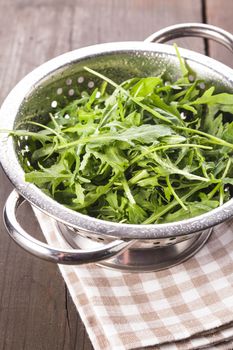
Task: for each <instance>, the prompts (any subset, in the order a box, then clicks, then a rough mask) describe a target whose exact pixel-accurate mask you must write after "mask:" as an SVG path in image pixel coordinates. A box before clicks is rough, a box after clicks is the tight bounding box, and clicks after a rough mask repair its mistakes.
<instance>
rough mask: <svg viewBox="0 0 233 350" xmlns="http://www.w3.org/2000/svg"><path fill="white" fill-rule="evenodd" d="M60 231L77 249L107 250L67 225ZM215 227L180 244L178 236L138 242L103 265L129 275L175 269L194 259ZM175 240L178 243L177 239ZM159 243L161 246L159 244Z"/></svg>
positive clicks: (62, 225) (60, 226) (101, 243)
mask: <svg viewBox="0 0 233 350" xmlns="http://www.w3.org/2000/svg"><path fill="white" fill-rule="evenodd" d="M57 226H58V229H59V232H60V233H61V234H62V236H63V237H64V238H65V240H66V241H67V242H68V243H69V244H70V245H71V247H73V248H74V249H77V248H81V249H87V248H90V247H91V248H92V249H93V250H94V249H96V248H99V247H103V246H104V243H105V242H103V241H98V240H95V239H93V237H91V236H85V235H80V233H78V234H77V233H75V232H74V231H73V230H70V229H69V228H67V226H66V225H64V224H58V225H57ZM211 233H212V228H210V229H207V230H205V231H202V232H199V233H198V232H197V233H195V234H193V235H190V237H187V236H186V239H183V240H178V241H176V238H175V237H172V238H171V240H170V241H169V240H167V242H166V243H164V242H162V240H160V241H159V242H158V241H153V240H149V241H148V242H147V243H145V242H144V241H136V242H135V243H134V244H133V245H131V246H130V247H129V248H128V249H127V250H125V251H124V252H122V253H120V254H118V255H117V256H114V257H113V258H110V259H106V260H105V261H103V262H101V263H100V264H99V265H101V266H104V267H108V268H111V269H119V270H122V271H126V272H151V271H160V270H163V269H166V268H168V267H172V266H175V265H177V264H180V263H181V262H183V261H185V260H187V259H189V258H190V257H192V256H193V255H194V254H195V253H196V252H197V251H198V250H199V249H201V248H202V246H203V245H204V244H205V242H206V241H207V240H208V238H209V237H210V235H211ZM173 239H174V240H173ZM158 243H159V244H158Z"/></svg>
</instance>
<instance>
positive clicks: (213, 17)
mask: <svg viewBox="0 0 233 350" xmlns="http://www.w3.org/2000/svg"><path fill="white" fill-rule="evenodd" d="M232 14H233V1H232V0H221V1H219V0H206V17H207V21H208V23H209V24H213V25H215V26H218V27H220V28H222V29H225V30H227V31H229V32H230V33H232V34H233V21H232ZM209 47H210V55H211V56H212V57H214V58H216V59H217V60H219V61H221V62H223V63H225V64H227V65H228V66H229V67H232V68H233V53H232V52H230V51H229V50H228V49H226V48H225V47H223V46H221V45H220V44H217V43H215V42H213V41H210V43H209Z"/></svg>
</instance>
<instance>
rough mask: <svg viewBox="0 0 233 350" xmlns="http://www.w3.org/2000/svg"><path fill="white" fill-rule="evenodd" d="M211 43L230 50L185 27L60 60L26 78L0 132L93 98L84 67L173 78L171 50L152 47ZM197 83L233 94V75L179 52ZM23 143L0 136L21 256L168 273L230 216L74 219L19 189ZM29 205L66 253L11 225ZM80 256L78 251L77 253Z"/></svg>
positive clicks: (226, 212)
mask: <svg viewBox="0 0 233 350" xmlns="http://www.w3.org/2000/svg"><path fill="white" fill-rule="evenodd" d="M184 35H192V36H204V37H211V38H214V39H215V40H217V41H220V42H221V43H223V44H224V45H225V46H227V47H228V48H230V49H231V50H233V37H232V35H231V34H229V33H227V32H225V31H223V30H221V29H219V28H216V27H213V26H208V25H202V24H184V25H176V26H173V27H169V28H166V29H165V30H162V31H160V32H158V33H155V34H153V35H152V36H151V37H149V38H148V39H147V40H146V41H145V42H123V43H109V44H101V45H95V46H91V47H87V48H83V49H79V50H75V51H72V52H68V53H66V54H64V55H62V56H59V57H57V58H55V59H53V60H51V61H49V62H47V63H45V64H43V65H42V66H40V67H39V68H37V69H35V70H34V71H33V72H31V73H30V74H29V75H27V76H26V77H25V78H24V79H23V80H22V81H21V82H19V83H18V85H17V86H16V87H15V88H14V89H13V90H12V91H11V93H10V94H9V96H8V97H7V98H6V100H5V102H4V103H3V105H2V108H1V110H0V129H7V130H11V129H13V128H15V126H17V124H18V122H19V121H20V122H22V121H23V120H24V118H28V116H30V118H33V117H34V116H40V118H41V117H43V116H44V115H46V114H48V112H51V111H53V110H54V108H57V107H63V106H65V105H66V103H67V102H70V101H72V100H74V99H75V98H77V97H78V96H80V94H82V92H83V91H90V92H91V91H93V89H94V88H95V87H96V86H99V85H100V83H101V82H102V81H100V80H99V79H98V78H96V77H95V76H93V75H91V74H90V73H88V72H87V71H85V70H84V69H83V67H84V66H88V67H89V68H92V69H94V70H96V71H98V72H100V73H103V74H104V75H106V76H108V77H109V78H112V79H113V80H114V81H116V82H118V83H120V82H122V81H123V80H126V79H128V78H132V77H135V76H140V77H146V76H153V75H154V76H156V75H159V74H161V73H162V72H164V73H165V74H166V75H167V79H168V80H175V79H177V78H178V74H179V73H178V72H179V71H180V69H179V62H178V59H177V57H176V53H175V50H174V48H173V47H172V46H169V45H161V44H154V43H151V42H150V41H156V40H157V41H165V40H166V39H173V38H174V37H177V36H184ZM180 53H181V55H182V57H184V58H185V59H186V61H187V63H188V64H189V66H190V67H191V68H192V69H193V70H194V71H195V72H196V73H197V76H198V77H200V78H203V79H205V80H206V81H207V82H208V83H210V84H213V85H215V86H216V88H217V90H218V91H228V92H233V70H231V69H230V68H229V67H227V66H225V65H223V64H221V63H219V62H217V61H215V60H213V59H210V58H208V57H206V56H203V55H201V54H198V53H195V52H192V51H189V50H184V49H180ZM25 142H26V141H25V139H22V140H19V141H18V144H17V145H15V144H14V141H13V140H12V138H9V137H8V135H7V133H6V134H1V136H0V160H1V164H2V166H3V169H4V170H5V172H6V174H7V176H8V177H9V178H10V180H11V181H12V183H13V184H14V186H15V190H14V191H13V192H12V193H11V195H10V196H9V198H8V200H7V202H6V206H5V209H4V218H5V224H6V227H7V230H8V232H9V234H10V235H11V237H12V238H13V239H14V240H15V241H16V242H17V243H18V244H19V245H21V246H22V247H23V248H25V249H26V250H28V251H29V252H31V253H32V254H34V255H37V256H39V257H41V258H43V259H46V260H49V261H53V262H57V263H62V264H82V263H89V262H99V261H101V262H102V264H103V265H105V266H108V267H113V268H119V269H122V270H128V271H151V270H159V269H162V268H166V267H169V266H172V265H175V264H177V263H179V262H181V261H184V260H185V259H187V258H188V257H190V256H191V255H193V254H194V253H195V252H196V251H197V250H198V249H200V247H201V246H202V245H203V244H204V243H205V242H206V240H207V239H208V237H209V235H210V233H211V228H212V227H213V226H214V225H217V224H219V223H221V222H222V221H224V220H226V219H228V218H229V217H231V216H232V215H233V200H230V201H229V202H227V203H225V204H224V205H223V206H221V207H220V208H217V209H214V210H212V211H211V212H208V213H206V214H203V215H201V216H198V217H195V218H192V219H188V220H183V221H180V222H175V223H169V224H154V225H132V224H119V223H113V222H107V221H103V220H99V219H96V218H92V217H89V216H86V215H83V214H80V213H77V212H74V211H72V210H70V209H68V208H66V207H64V206H62V205H61V204H59V203H57V202H56V201H54V200H53V199H52V198H50V197H48V196H47V195H45V194H44V193H43V192H42V191H40V190H39V189H38V188H37V187H36V186H34V185H33V184H29V183H26V182H25V181H24V171H23V169H22V166H21V165H20V163H19V160H18V153H19V152H21V151H22V150H24V147H25ZM25 199H26V200H27V201H28V202H30V203H31V204H32V205H33V206H35V207H37V208H38V209H40V210H41V211H43V212H44V213H45V214H47V215H49V216H51V217H53V218H55V219H56V221H57V226H58V229H59V232H60V233H61V234H62V235H63V237H64V238H65V239H66V241H67V242H69V244H70V245H71V247H72V248H71V249H69V250H59V249H55V248H53V247H50V246H48V245H46V244H44V243H41V242H39V241H37V240H35V239H34V238H32V237H31V236H30V235H29V234H28V233H27V232H25V231H24V229H23V228H22V227H21V226H20V224H19V223H18V221H17V218H16V212H17V208H18V206H19V205H20V204H21V203H22V202H23V201H24V200H25ZM79 248H81V249H79Z"/></svg>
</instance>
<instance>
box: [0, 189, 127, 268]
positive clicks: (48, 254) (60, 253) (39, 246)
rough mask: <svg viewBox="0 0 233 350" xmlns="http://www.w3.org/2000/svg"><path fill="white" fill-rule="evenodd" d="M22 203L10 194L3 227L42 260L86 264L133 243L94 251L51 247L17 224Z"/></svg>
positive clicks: (109, 245)
mask: <svg viewBox="0 0 233 350" xmlns="http://www.w3.org/2000/svg"><path fill="white" fill-rule="evenodd" d="M24 201H25V199H24V198H23V197H22V196H21V195H20V194H18V192H17V191H16V190H13V191H12V192H11V194H10V195H9V197H8V199H7V201H6V204H5V207H4V210H3V217H4V222H5V226H6V228H7V231H8V233H9V234H10V236H11V237H12V238H13V240H14V241H15V242H16V243H18V244H19V245H20V246H21V247H22V248H24V249H25V250H27V251H28V252H29V253H31V254H33V255H36V256H38V257H39V258H42V259H44V260H47V261H51V262H54V263H58V264H65V265H81V264H87V263H92V262H97V261H102V260H106V259H109V258H111V257H113V256H116V255H118V254H120V253H121V252H123V251H124V250H125V249H127V248H128V247H129V246H131V245H132V244H133V243H134V240H132V241H127V242H126V241H122V240H115V241H114V242H111V243H109V244H106V245H104V246H103V247H101V248H96V249H95V250H80V249H67V250H63V249H58V248H55V247H51V246H49V245H48V244H45V243H42V242H40V241H39V240H37V239H35V238H33V237H32V236H31V235H29V234H28V233H27V232H26V231H25V230H24V229H23V228H22V226H21V225H20V223H19V222H18V220H17V218H16V213H17V209H18V208H19V206H20V205H21V204H22V203H23V202H24Z"/></svg>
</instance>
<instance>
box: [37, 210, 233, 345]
mask: <svg viewBox="0 0 233 350" xmlns="http://www.w3.org/2000/svg"><path fill="white" fill-rule="evenodd" d="M36 215H37V218H38V220H39V222H40V225H41V228H42V231H43V233H44V235H45V237H46V239H47V241H48V242H49V243H50V244H53V245H55V246H57V247H63V248H65V247H66V243H65V242H64V241H63V239H62V238H61V237H60V236H59V235H58V234H57V229H56V225H55V223H54V221H53V220H52V219H51V218H48V217H47V216H45V215H44V214H42V213H41V212H38V211H36ZM59 268H60V270H61V273H62V275H63V277H64V279H65V281H66V284H67V286H68V289H69V291H70V294H71V296H72V298H73V301H74V303H75V305H76V307H77V309H78V312H79V314H80V315H81V318H82V320H83V322H84V324H85V326H86V329H87V332H88V334H89V337H90V339H91V341H92V344H93V347H94V349H95V350H125V349H142V348H144V347H149V349H156V350H189V349H196V350H197V349H211V350H212V349H219V350H220V349H221V350H232V349H233V220H231V221H228V222H225V223H223V224H221V225H219V226H217V227H216V228H215V229H214V233H213V234H212V236H211V238H210V239H209V241H208V243H207V244H206V245H205V246H204V247H203V248H202V249H201V250H200V251H199V252H198V253H197V254H196V255H195V256H194V257H193V258H191V259H189V260H187V261H186V262H184V263H182V264H180V265H177V266H175V267H172V268H170V269H167V270H163V271H159V272H151V273H121V272H119V271H113V270H108V269H105V268H102V267H98V266H96V265H94V264H90V265H86V266H59Z"/></svg>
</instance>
